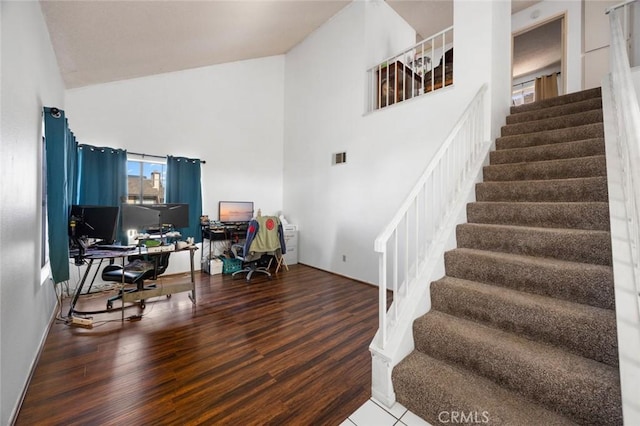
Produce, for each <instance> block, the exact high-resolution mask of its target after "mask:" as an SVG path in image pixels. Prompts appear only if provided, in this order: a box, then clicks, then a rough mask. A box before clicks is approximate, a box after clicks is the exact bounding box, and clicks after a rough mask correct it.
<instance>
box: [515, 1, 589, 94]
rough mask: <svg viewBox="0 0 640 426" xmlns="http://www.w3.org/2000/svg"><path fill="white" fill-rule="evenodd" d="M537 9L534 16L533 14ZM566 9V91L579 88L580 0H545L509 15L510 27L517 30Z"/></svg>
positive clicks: (580, 80) (533, 24)
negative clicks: (534, 16)
mask: <svg viewBox="0 0 640 426" xmlns="http://www.w3.org/2000/svg"><path fill="white" fill-rule="evenodd" d="M535 11H537V17H536V18H533V17H532V14H533V13H534V12H535ZM564 13H566V22H565V31H566V32H567V35H566V68H565V69H566V73H567V75H566V78H565V79H564V81H566V93H573V92H578V91H580V90H582V80H583V77H582V0H547V1H542V2H540V3H536V4H534V5H533V6H531V7H529V8H527V9H524V10H522V11H520V12H518V13H515V14H513V15H512V16H511V30H512V32H513V33H518V32H520V31H522V30H525V29H527V28H530V27H533V26H536V25H538V24H540V23H542V22H545V21H548V20H550V19H551V18H553V17H557V16H560V15H562V14H564Z"/></svg>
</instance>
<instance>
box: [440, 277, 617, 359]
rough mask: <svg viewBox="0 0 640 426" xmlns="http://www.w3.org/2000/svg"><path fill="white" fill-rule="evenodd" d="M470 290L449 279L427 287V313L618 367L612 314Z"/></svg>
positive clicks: (505, 293)
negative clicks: (487, 326) (431, 312)
mask: <svg viewBox="0 0 640 426" xmlns="http://www.w3.org/2000/svg"><path fill="white" fill-rule="evenodd" d="M469 284H471V285H468V286H465V285H459V284H458V283H457V282H455V280H451V279H448V278H444V279H441V280H438V281H436V282H434V283H432V284H431V308H432V309H435V310H438V311H440V312H444V313H446V314H449V315H453V316H456V317H459V318H465V319H468V320H471V321H477V322H481V323H484V324H486V325H489V326H491V327H495V328H500V329H502V330H505V331H508V332H512V333H515V334H517V335H519V336H523V335H524V336H527V337H528V338H530V339H532V340H537V341H541V342H545V343H548V344H551V345H554V346H557V347H561V348H562V349H564V350H568V351H569V352H572V353H574V354H576V355H579V356H583V357H586V358H590V359H593V360H595V361H598V362H604V363H606V364H609V365H612V366H617V365H618V351H617V339H616V319H615V313H614V312H613V311H612V310H606V309H598V308H593V307H584V306H582V305H577V304H573V303H561V302H555V301H553V300H551V301H549V300H548V298H543V297H539V296H527V295H526V294H523V293H520V292H513V291H504V290H503V291H502V292H498V291H495V290H494V289H492V288H488V290H489V291H486V290H487V287H488V286H485V285H483V284H475V283H472V282H469ZM472 285H475V287H472ZM483 290H485V291H483Z"/></svg>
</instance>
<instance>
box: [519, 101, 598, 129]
mask: <svg viewBox="0 0 640 426" xmlns="http://www.w3.org/2000/svg"><path fill="white" fill-rule="evenodd" d="M595 109H602V98H592V99H587V100H584V101H580V102H573V103H569V104H564V105H558V106H555V107H550V108H545V109H537V110H533V111H528V112H521V113H519V114H511V115H509V116H507V124H517V123H525V122H527V121H537V120H544V119H546V118H554V117H559V116H563V115H571V114H577V113H580V112H584V111H591V110H595Z"/></svg>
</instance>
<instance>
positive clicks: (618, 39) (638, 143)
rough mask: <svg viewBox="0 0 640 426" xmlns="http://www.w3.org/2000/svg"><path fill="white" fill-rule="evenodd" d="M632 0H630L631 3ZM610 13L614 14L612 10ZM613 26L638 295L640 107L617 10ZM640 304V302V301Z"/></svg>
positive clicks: (614, 84)
mask: <svg viewBox="0 0 640 426" xmlns="http://www.w3.org/2000/svg"><path fill="white" fill-rule="evenodd" d="M634 1H636V0H633V1H631V2H628V3H632V2H634ZM609 12H611V13H609ZM608 13H609V20H610V25H611V81H612V95H613V104H614V108H615V112H616V119H617V135H616V139H617V144H618V150H619V152H620V154H621V157H622V161H623V168H624V171H625V173H624V177H623V179H624V180H623V187H624V196H625V201H626V202H625V204H626V206H627V218H628V226H629V235H630V238H631V246H632V247H631V249H632V250H631V251H632V253H631V255H632V258H633V270H634V276H635V277H634V278H635V279H634V281H635V289H636V295H637V296H638V297H640V168H639V167H638V165H639V164H640V108H639V106H638V97H637V96H636V92H635V87H634V85H633V80H632V79H631V70H630V67H629V57H628V54H627V46H626V40H625V37H624V35H623V32H622V27H621V24H620V20H619V18H618V16H617V12H616V11H608ZM639 307H640V303H639Z"/></svg>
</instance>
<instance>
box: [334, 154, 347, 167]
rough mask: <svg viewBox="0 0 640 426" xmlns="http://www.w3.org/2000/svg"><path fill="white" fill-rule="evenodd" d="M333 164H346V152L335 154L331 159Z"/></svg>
mask: <svg viewBox="0 0 640 426" xmlns="http://www.w3.org/2000/svg"><path fill="white" fill-rule="evenodd" d="M332 160H333V164H334V165H335V164H343V163H346V162H347V153H346V152H335V153H334V154H333V157H332Z"/></svg>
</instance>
